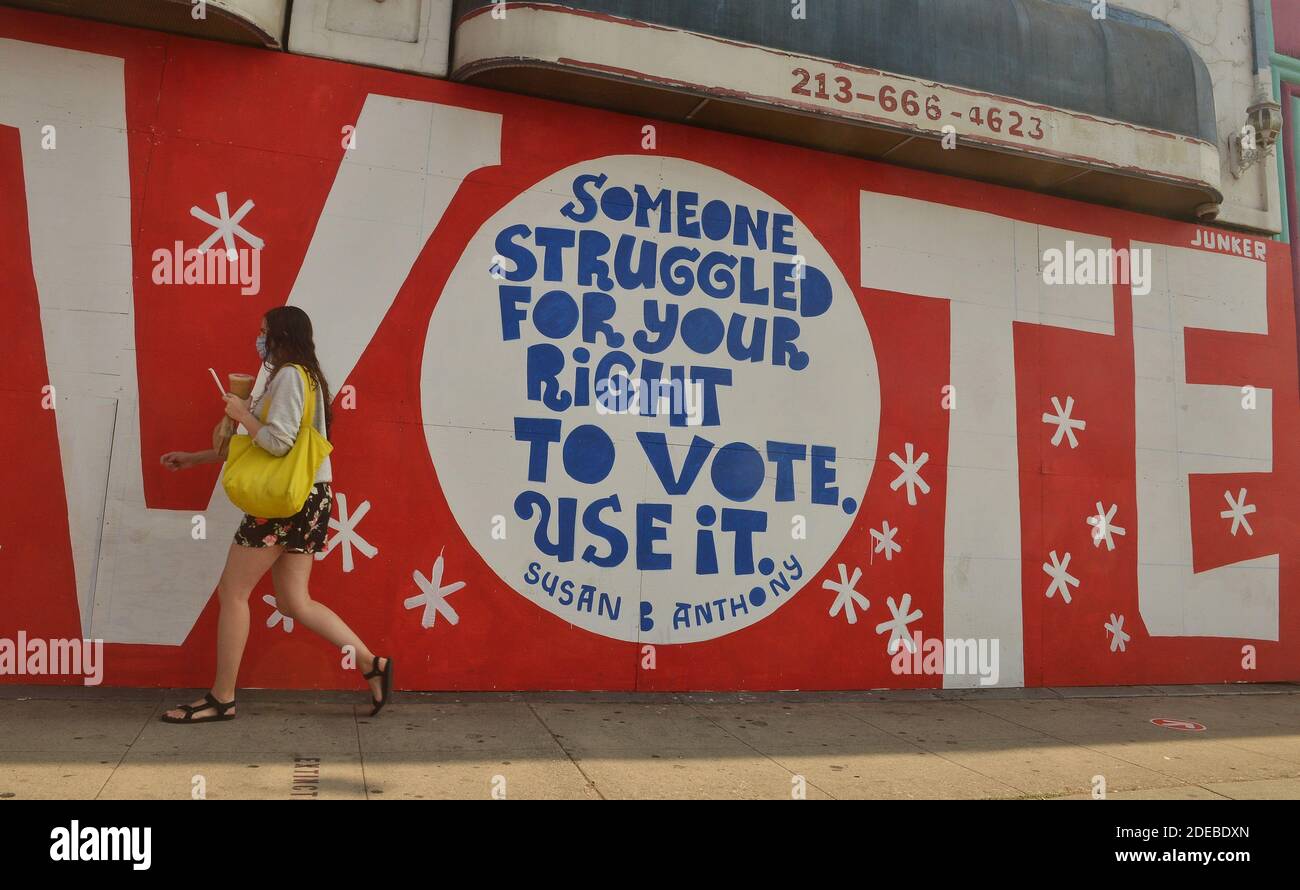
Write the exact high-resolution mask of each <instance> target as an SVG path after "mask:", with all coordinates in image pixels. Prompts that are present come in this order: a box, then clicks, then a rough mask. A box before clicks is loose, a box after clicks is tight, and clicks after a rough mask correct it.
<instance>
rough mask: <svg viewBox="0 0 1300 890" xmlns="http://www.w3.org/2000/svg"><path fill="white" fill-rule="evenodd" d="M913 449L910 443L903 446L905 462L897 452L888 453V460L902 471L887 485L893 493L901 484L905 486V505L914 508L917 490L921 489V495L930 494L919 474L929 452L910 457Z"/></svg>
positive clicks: (927, 486)
mask: <svg viewBox="0 0 1300 890" xmlns="http://www.w3.org/2000/svg"><path fill="white" fill-rule="evenodd" d="M913 447H914V446H913V445H912V443H911V442H908V443H906V444H905V445H904V446H903V451H904V453H906V454H907V460H906V461H904V460H903V459H902V458H901V457H899V456H898V452H896V451H891V452H890V453H889V459H890V460H892V461H893V462H894V463H895V464H896V465H897V466H898V468H899V469H900V470H902V471H903V472H902V475H900V476H899V477H898V478H897V479H895V480H894V481H893V482H891V483H889V487H890V488H891V489H892V490H894V491H898V489H899V488H900V487H901V486H902V485H903V484H906V485H907V503H908V504H910V505H911V506H913V507H915V506H916V490H917V489H918V488H919V489H921V494H929V493H930V486H929V485H927V484H926V481H925V480H924V479H922V478H921V473H920V470H921V467H923V466H925V462H926V461H927V460H929V459H930V452H928V451H922V452H921V456H920V457H913V456H912V449H913Z"/></svg>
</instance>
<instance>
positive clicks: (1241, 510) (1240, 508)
mask: <svg viewBox="0 0 1300 890" xmlns="http://www.w3.org/2000/svg"><path fill="white" fill-rule="evenodd" d="M1223 499H1224V500H1226V501H1227V502H1228V509H1226V510H1224V511H1223V512H1222V513H1220V514H1219V515H1220V516H1222V517H1223V518H1224V519H1231V520H1232V536H1233V537H1234V538H1235V537H1236V536H1237V528H1238V527H1239V526H1242V527H1245V529H1246V534H1248V535H1252V536H1253V535H1254V534H1255V530H1254V529H1253V528H1251V527H1250V522H1249V521H1248V520H1247V519H1246V515H1247V514H1248V513H1254V512H1255V505H1254V504H1248V503H1246V489H1244V488H1243V489H1241V490H1240V491H1238V492H1237V499H1236V500H1235V501H1234V500H1233V499H1232V492H1228V491H1225V492H1224V493H1223Z"/></svg>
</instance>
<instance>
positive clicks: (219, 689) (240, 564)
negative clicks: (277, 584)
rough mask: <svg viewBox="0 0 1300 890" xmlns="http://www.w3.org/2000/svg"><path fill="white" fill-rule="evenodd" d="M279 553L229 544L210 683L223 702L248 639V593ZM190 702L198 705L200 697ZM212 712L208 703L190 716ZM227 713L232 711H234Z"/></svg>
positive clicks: (176, 713)
mask: <svg viewBox="0 0 1300 890" xmlns="http://www.w3.org/2000/svg"><path fill="white" fill-rule="evenodd" d="M281 555H282V548H280V547H241V546H240V545H238V544H231V545H230V552H229V553H228V554H227V555H226V568H225V570H224V571H223V572H222V573H221V581H220V583H219V584H218V585H217V596H218V598H219V600H220V602H221V614H220V616H219V618H218V619H217V675H216V679H215V680H213V683H212V694H213V695H214V696H216V698H217V700H218V701H222V702H227V701H230V700H231V699H232V698H234V697H235V685H236V681H237V680H238V677H239V662H240V661H241V660H242V659H243V657H244V644H245V643H246V642H248V595H249V594H250V593H252V592H253V588H254V587H256V586H257V582H258V581H260V580H262V576H263V575H265V574H266V570H267V569H269V568H271V566H272V564H274V563H275V562H276V561H277V560H278V559H279V558H280V556H281ZM192 704H193V705H195V706H198V705H201V704H203V700H202V699H200V700H199V701H196V702H193V703H192ZM167 713H168V715H169V716H172V717H184V716H185V712H184V711H181V710H178V709H173V710H171V711H168V712H167ZM214 713H215V709H214V708H210V707H209V708H204V709H203V710H202V711H198V712H196V713H195V715H194V716H195V717H207V716H210V715H212V714H214ZM229 713H230V714H234V713H235V711H234V710H231V711H230V712H229Z"/></svg>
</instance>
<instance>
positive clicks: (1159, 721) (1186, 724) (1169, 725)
mask: <svg viewBox="0 0 1300 890" xmlns="http://www.w3.org/2000/svg"><path fill="white" fill-rule="evenodd" d="M1151 723H1152V724H1153V725H1155V726H1161V727H1164V728H1165V729H1177V730H1181V731H1182V732H1205V724H1204V723H1197V722H1196V721H1194V720H1172V719H1170V718H1169V717H1156V718H1155V719H1153V720H1152V721H1151Z"/></svg>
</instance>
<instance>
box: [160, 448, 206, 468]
mask: <svg viewBox="0 0 1300 890" xmlns="http://www.w3.org/2000/svg"><path fill="white" fill-rule="evenodd" d="M200 456H201V455H198V454H191V453H190V452H188V451H169V452H167V453H166V454H164V455H163V456H162V465H163V466H164V467H166V468H167V469H169V470H171V471H172V472H173V473H175V472H176V471H177V470H187V469H189V468H190V467H192V466H195V465H196V464H199V463H201V461H200V460H199V458H200Z"/></svg>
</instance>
